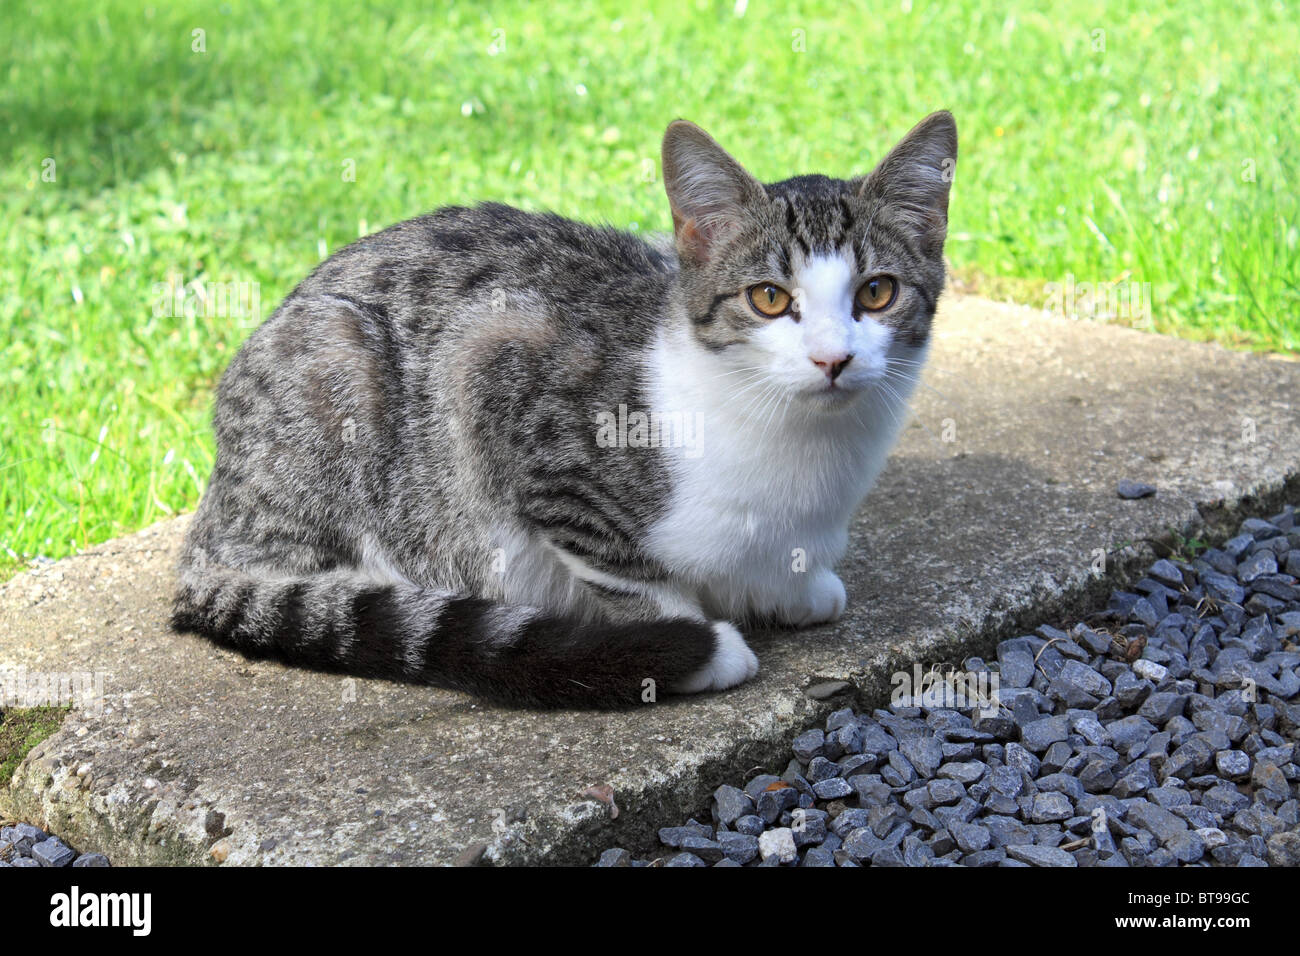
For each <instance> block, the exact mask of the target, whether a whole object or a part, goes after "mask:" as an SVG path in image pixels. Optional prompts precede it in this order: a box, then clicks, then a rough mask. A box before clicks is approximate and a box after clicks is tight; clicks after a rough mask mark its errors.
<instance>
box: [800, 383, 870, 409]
mask: <svg viewBox="0 0 1300 956" xmlns="http://www.w3.org/2000/svg"><path fill="white" fill-rule="evenodd" d="M864 391H866V389H865V388H862V387H849V386H844V385H819V386H816V387H814V388H806V389H804V390H803V391H801V392H800V393H799V395H800V397H801V398H802V399H803V400H804V402H806V403H808V404H810V405H813V406H815V407H820V408H826V409H835V408H847V407H848V406H849V405H851V404H853V402H854V401H856V400H857V399H859V398H861V397H862V393H863V392H864Z"/></svg>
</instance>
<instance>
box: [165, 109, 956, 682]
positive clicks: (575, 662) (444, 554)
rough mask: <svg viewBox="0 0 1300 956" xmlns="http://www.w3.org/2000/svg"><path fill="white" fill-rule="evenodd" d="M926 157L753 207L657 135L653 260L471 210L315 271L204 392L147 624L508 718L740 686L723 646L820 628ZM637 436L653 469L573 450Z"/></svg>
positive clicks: (857, 478)
mask: <svg viewBox="0 0 1300 956" xmlns="http://www.w3.org/2000/svg"><path fill="white" fill-rule="evenodd" d="M956 155H957V134H956V127H955V125H954V122H953V119H952V116H951V115H950V114H948V113H946V112H940V113H935V114H933V115H932V116H930V117H928V118H927V119H925V120H924V121H922V122H921V123H920V124H919V125H918V126H917V127H916V128H915V129H913V130H912V131H911V133H909V134H908V135H907V137H906V138H905V139H904V140H903V141H902V142H901V143H900V144H899V145H898V146H897V147H896V148H895V149H894V150H893V151H892V152H891V153H890V154H889V155H888V156H887V157H886V158H885V159H884V160H883V161H882V162H881V163H880V164H879V165H878V166H877V167H876V169H875V170H874V171H873V172H871V173H870V174H869V175H866V176H862V177H859V178H856V179H851V180H836V179H829V178H827V177H825V176H798V177H795V178H793V179H788V180H785V181H784V182H779V183H774V184H771V185H764V184H762V183H760V182H759V181H758V180H756V179H754V178H753V177H752V176H751V175H750V174H749V173H748V172H746V171H745V170H744V169H743V168H742V167H741V166H740V164H739V163H737V162H736V160H734V159H733V158H732V157H731V156H730V155H728V154H727V153H726V152H725V151H724V150H723V149H722V147H720V146H719V145H718V144H717V143H716V142H715V141H714V140H713V139H712V138H711V137H710V136H709V135H708V134H707V133H705V132H704V131H703V130H702V129H700V128H699V127H698V126H695V125H693V124H691V123H687V122H683V121H678V122H675V123H673V124H672V125H670V126H669V127H668V131H667V133H666V135H665V136H664V142H663V176H664V184H665V186H666V188H667V192H668V200H669V204H670V206H671V209H672V217H673V226H674V231H675V237H674V241H670V240H668V239H667V238H666V237H665V239H664V241H662V242H659V243H654V242H647V241H646V240H644V239H642V238H639V237H637V236H635V235H632V234H629V233H626V232H619V231H616V230H614V229H610V228H599V227H594V226H588V225H582V224H580V223H576V222H571V221H569V220H566V219H562V218H560V217H558V216H554V215H546V214H534V213H526V212H521V211H519V210H516V209H512V208H509V207H507V206H502V205H497V204H486V205H482V206H478V207H476V208H472V209H469V208H449V209H442V210H439V211H437V212H435V213H432V214H430V215H426V216H421V217H419V218H417V219H412V220H409V221H407V222H403V223H399V224H397V225H395V226H392V227H391V228H388V229H385V230H384V231H382V232H379V233H377V234H375V235H371V236H367V237H366V238H364V239H361V240H359V241H358V242H355V243H353V244H352V245H350V246H348V247H347V248H345V249H342V250H340V251H339V252H338V253H336V254H335V255H333V256H331V257H330V258H329V259H328V260H326V261H325V262H323V263H322V264H321V265H320V266H319V267H318V268H317V269H316V270H315V271H314V272H313V273H312V274H311V275H310V276H308V277H307V278H306V279H305V280H304V281H303V282H302V283H301V284H300V285H299V286H298V287H297V288H296V289H294V291H293V292H292V293H291V294H290V295H289V297H288V298H287V299H285V301H284V302H283V303H282V304H281V305H280V307H279V308H278V309H276V311H275V313H274V314H273V315H272V316H271V317H270V319H268V320H267V321H266V323H265V324H263V325H262V326H261V327H260V328H259V329H258V330H257V331H256V332H255V333H254V334H253V335H252V336H251V337H250V338H249V340H248V341H247V343H246V344H245V345H244V347H243V348H242V349H241V350H240V352H239V354H238V355H237V356H236V357H235V359H234V361H233V362H231V364H230V367H229V369H228V370H227V371H226V373H225V375H224V377H223V378H222V380H221V384H220V387H219V389H218V394H217V408H216V435H217V458H216V465H215V467H214V469H213V472H212V476H211V480H210V482H209V484H208V487H207V492H206V494H205V495H204V497H203V501H202V503H201V504H200V505H199V509H198V512H197V514H196V515H195V517H194V520H193V524H192V525H191V527H190V530H189V534H188V537H187V540H186V543H185V548H184V553H183V557H182V560H181V565H180V569H179V576H180V580H179V587H178V591H177V597H176V605H175V610H174V615H173V625H174V626H175V627H176V628H177V629H178V630H188V631H193V632H197V633H199V634H202V635H205V636H207V637H209V638H211V639H213V640H215V641H217V642H219V643H221V644H224V645H227V646H230V647H234V648H237V649H239V650H240V651H242V652H244V653H246V654H249V655H253V656H270V657H277V658H280V659H282V660H286V661H289V662H292V663H297V664H303V665H307V666H314V667H319V668H324V669H329V670H341V671H345V672H349V673H355V674H358V675H369V676H376V677H383V678H389V679H393V680H402V681H413V682H419V683H428V684H434V685H440V686H444V687H451V688H458V689H463V690H466V691H469V692H471V693H474V694H479V695H482V696H487V697H490V698H493V699H496V700H499V701H505V702H513V703H518V704H529V705H561V706H612V705H619V704H624V703H635V702H638V701H641V700H644V699H649V698H651V697H652V696H653V694H651V693H650V692H649V689H650V688H657V690H658V691H660V692H662V691H665V690H666V691H670V692H684V693H689V692H696V691H706V690H717V689H721V688H726V687H731V686H733V685H735V684H738V683H740V682H742V681H744V680H747V679H748V678H751V677H753V676H754V674H755V673H757V671H758V661H757V660H756V658H755V656H754V654H753V653H752V652H751V651H750V649H749V647H748V646H747V645H746V643H745V641H744V639H743V638H742V636H741V634H740V632H739V631H738V630H737V629H736V627H735V626H734V625H733V624H732V623H731V622H732V621H765V620H767V621H770V620H774V621H776V622H779V623H782V624H785V625H789V626H795V627H804V626H808V625H813V624H819V623H822V622H826V621H832V620H834V619H835V618H836V617H837V616H839V614H840V613H841V612H842V611H843V610H844V605H845V591H844V585H843V584H842V583H841V581H840V579H839V578H838V577H837V576H836V574H835V571H834V567H835V564H836V562H837V561H838V560H839V559H840V557H841V556H842V555H843V553H844V550H845V547H846V545H847V540H848V524H849V520H850V518H851V517H852V515H853V512H854V510H855V509H856V508H857V506H858V504H859V503H860V502H861V500H862V498H863V497H864V496H865V495H866V493H867V491H868V490H869V489H870V488H871V486H872V484H873V482H874V481H875V479H876V476H877V474H878V473H879V472H880V469H881V468H882V467H883V465H884V463H885V458H886V456H887V454H888V452H889V450H890V448H891V446H892V445H893V443H894V441H895V438H896V437H897V432H898V428H899V423H900V422H901V421H902V420H903V418H904V406H905V402H906V399H907V397H908V396H909V394H910V393H911V391H912V389H913V387H914V385H915V382H916V378H917V376H918V374H919V371H920V368H921V366H922V363H923V362H924V359H925V355H926V350H927V345H928V341H929V332H930V324H931V320H932V318H933V316H934V311H935V303H936V300H937V298H938V296H939V293H940V291H941V289H942V287H943V283H944V264H943V243H944V237H945V232H946V228H947V207H948V190H949V183H950V181H951V171H952V164H953V163H954V162H955V159H956ZM636 412H641V413H643V414H648V416H649V417H650V418H653V419H654V420H656V421H659V422H664V423H666V424H664V426H663V429H662V433H661V434H659V435H658V440H655V436H654V433H653V431H652V432H650V435H651V440H649V441H647V440H645V439H646V430H645V429H644V428H642V429H641V431H640V433H639V434H638V435H637V436H636V437H637V438H639V439H640V440H623V439H622V437H619V438H618V439H617V440H614V441H610V440H604V441H601V440H598V438H599V434H600V431H601V429H602V428H608V426H609V423H610V422H611V421H613V420H617V421H618V422H619V423H620V428H624V430H626V429H625V425H626V422H627V421H628V420H629V419H631V418H634V417H635V413H636ZM638 421H640V419H638ZM676 422H685V423H689V424H690V431H691V433H692V434H691V438H692V440H691V441H689V442H688V441H678V440H676V438H677V437H680V434H681V432H682V431H684V430H685V429H684V428H683V429H678V430H676V432H675V433H674V437H672V439H671V440H670V439H669V436H668V433H669V432H674V429H673V428H672V427H670V426H671V425H672V423H676ZM601 423H604V424H603V425H602V424H601ZM619 434H620V436H621V435H622V432H620V433H619ZM606 437H607V438H608V436H606ZM650 682H653V684H652V683H650Z"/></svg>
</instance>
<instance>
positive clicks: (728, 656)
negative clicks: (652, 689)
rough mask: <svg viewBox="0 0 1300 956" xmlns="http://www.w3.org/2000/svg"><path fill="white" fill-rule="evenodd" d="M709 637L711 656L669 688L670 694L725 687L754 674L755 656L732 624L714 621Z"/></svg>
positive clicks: (756, 666)
mask: <svg viewBox="0 0 1300 956" xmlns="http://www.w3.org/2000/svg"><path fill="white" fill-rule="evenodd" d="M713 636H714V646H713V657H712V658H711V659H710V660H709V663H708V664H706V665H704V667H701V668H700V669H699V670H698V671H696V672H695V673H694V674H692V675H690V676H689V677H686V678H683V679H682V680H680V681H678V682H677V683H676V684H674V685H673V686H672V687H671V688H669V689H670V690H671V691H672V692H673V693H674V694H698V693H700V692H701V691H706V690H726V689H727V688H728V687H735V686H736V685H737V684H743V683H744V682H745V681H747V680H749V679H750V678H751V677H753V676H754V675H755V674H757V673H758V658H757V657H755V656H754V652H753V651H751V650H750V649H749V645H748V644H746V643H745V638H744V637H742V636H741V634H740V632H739V631H738V630H736V629H735V627H733V626H732V625H731V624H728V623H727V622H726V621H714V622H713Z"/></svg>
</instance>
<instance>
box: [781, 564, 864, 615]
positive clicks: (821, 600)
mask: <svg viewBox="0 0 1300 956" xmlns="http://www.w3.org/2000/svg"><path fill="white" fill-rule="evenodd" d="M847 604H848V595H847V593H846V592H845V590H844V582H843V581H841V580H840V578H839V575H837V574H836V573H835V572H834V571H832V570H831V569H830V568H828V567H821V566H814V567H812V568H810V569H809V570H807V571H804V572H795V573H792V575H791V585H790V588H789V590H788V592H787V593H786V594H784V595H782V596H781V597H780V599H779V600H778V601H777V603H776V605H775V606H774V607H772V608H770V609H768V613H770V614H771V616H773V617H775V618H776V619H777V620H778V621H779V622H780V623H782V624H784V625H786V626H788V627H813V626H814V625H817V624H829V623H830V622H832V621H835V620H838V619H839V616H840V615H841V614H843V613H844V608H845V607H846V605H847Z"/></svg>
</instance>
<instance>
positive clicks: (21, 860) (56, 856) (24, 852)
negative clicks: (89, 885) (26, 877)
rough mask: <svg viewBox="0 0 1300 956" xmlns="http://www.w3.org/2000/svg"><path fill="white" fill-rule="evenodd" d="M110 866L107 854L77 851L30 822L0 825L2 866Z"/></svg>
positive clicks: (0, 858)
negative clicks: (6, 825)
mask: <svg viewBox="0 0 1300 956" xmlns="http://www.w3.org/2000/svg"><path fill="white" fill-rule="evenodd" d="M108 865H109V863H108V857H106V856H104V854H102V853H78V852H77V851H76V850H74V849H73V848H72V847H70V846H68V845H67V844H66V843H64V842H63V841H62V840H60V839H59V838H58V837H56V836H50V834H48V833H46V832H45V831H44V830H42V829H41V828H40V827H38V826H33V825H32V824H30V823H16V824H14V825H13V826H8V827H0V867H6V866H7V867H24V866H108Z"/></svg>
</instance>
